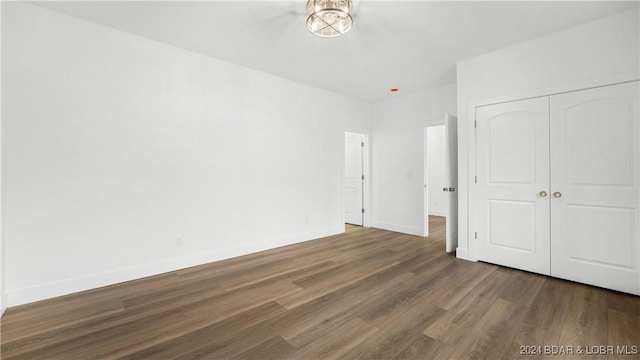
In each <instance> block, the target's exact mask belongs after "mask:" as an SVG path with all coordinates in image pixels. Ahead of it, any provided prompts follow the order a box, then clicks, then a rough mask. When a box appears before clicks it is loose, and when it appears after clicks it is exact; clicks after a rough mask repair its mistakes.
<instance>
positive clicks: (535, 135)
mask: <svg viewBox="0 0 640 360" xmlns="http://www.w3.org/2000/svg"><path fill="white" fill-rule="evenodd" d="M476 121H477V129H476V137H477V138H476V144H477V148H476V149H477V166H478V172H477V174H478V197H479V199H478V200H479V204H480V208H479V210H478V219H479V224H478V234H477V237H478V238H477V240H476V241H477V247H476V250H477V253H478V259H479V260H483V261H488V262H491V263H494V264H499V265H505V266H509V267H513V268H518V269H523V270H528V271H532V272H536V273H540V274H546V275H548V274H549V269H550V255H549V233H550V230H549V195H548V193H549V102H548V97H543V98H535V99H529V100H522V101H514V102H509V103H504V104H497V105H490V106H484V107H479V108H477V109H476Z"/></svg>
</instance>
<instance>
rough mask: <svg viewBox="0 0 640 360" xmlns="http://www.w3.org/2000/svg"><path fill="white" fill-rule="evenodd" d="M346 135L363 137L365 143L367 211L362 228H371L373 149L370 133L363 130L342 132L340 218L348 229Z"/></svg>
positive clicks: (363, 198) (364, 201)
mask: <svg viewBox="0 0 640 360" xmlns="http://www.w3.org/2000/svg"><path fill="white" fill-rule="evenodd" d="M346 133H351V134H357V135H362V139H363V140H362V141H363V142H364V146H363V148H362V151H363V154H362V155H363V161H362V172H363V173H364V181H363V182H362V206H363V208H364V209H365V211H364V216H363V218H362V227H371V218H372V216H371V215H372V214H371V212H372V211H371V171H370V169H371V156H370V155H371V149H370V141H369V133H368V132H366V131H362V130H348V129H347V130H345V131H344V132H342V162H341V164H342V168H341V169H340V184H341V186H340V191H341V192H342V196H341V197H340V205H341V206H340V209H341V213H340V218H341V219H342V226H344V228H345V229H346V223H345V216H344V210H345V201H344V167H345V157H344V155H345V152H346V147H345V140H344V136H345V134H346Z"/></svg>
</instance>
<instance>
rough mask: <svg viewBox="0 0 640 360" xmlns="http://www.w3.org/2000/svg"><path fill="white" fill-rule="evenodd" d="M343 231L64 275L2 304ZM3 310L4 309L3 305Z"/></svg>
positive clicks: (23, 290) (14, 292) (9, 295)
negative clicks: (119, 267)
mask: <svg viewBox="0 0 640 360" xmlns="http://www.w3.org/2000/svg"><path fill="white" fill-rule="evenodd" d="M343 232H344V227H342V226H337V227H333V228H328V229H322V230H317V231H312V232H308V233H301V234H294V235H290V236H284V237H280V238H275V239H270V240H266V241H260V242H253V243H250V244H244V245H241V246H235V247H230V248H225V249H220V250H215V251H209V252H204V253H197V254H191V255H187V256H183V257H178V258H171V259H166V260H161V261H157V262H153V263H147V264H142V265H136V266H131V267H127V268H121V269H116V270H112V271H108V272H103V273H97V274H90V275H86V276H82V277H77V278H72V279H65V280H61V281H57V282H51V283H46V284H41V285H37V286H32V287H25V288H21V289H10V290H8V291H7V296H6V298H5V299H6V301H3V302H2V306H5V307H6V306H17V305H22V304H27V303H30V302H34V301H39V300H44V299H50V298H53V297H57V296H62V295H68V294H72V293H75V292H80V291H85V290H90V289H95V288H99V287H102V286H108V285H113V284H117V283H121V282H125V281H131V280H136V279H140V278H144V277H147V276H153V275H158V274H162V273H166V272H169V271H175V270H180V269H184V268H188V267H192V266H197V265H202V264H207V263H210V262H214V261H219V260H224V259H229V258H232V257H237V256H242V255H247V254H251V253H255V252H259V251H264V250H269V249H273V248H277V247H281V246H286V245H291V244H295V243H299V242H303V241H308V240H313V239H318V238H322V237H326V236H331V235H336V234H340V233H343ZM2 310H4V309H2Z"/></svg>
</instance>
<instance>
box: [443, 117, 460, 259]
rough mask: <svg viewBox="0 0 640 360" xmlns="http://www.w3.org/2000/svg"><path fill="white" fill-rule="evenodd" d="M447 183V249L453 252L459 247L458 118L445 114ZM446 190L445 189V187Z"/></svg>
mask: <svg viewBox="0 0 640 360" xmlns="http://www.w3.org/2000/svg"><path fill="white" fill-rule="evenodd" d="M444 123H445V126H444V137H445V166H446V169H445V183H446V184H447V186H448V188H447V195H448V196H447V198H448V202H449V204H448V206H447V215H446V216H447V225H446V227H447V229H446V239H447V240H446V243H447V245H446V249H447V252H453V251H455V250H456V248H457V247H458V118H457V117H455V116H453V115H449V114H447V115H445V119H444ZM443 190H444V189H443Z"/></svg>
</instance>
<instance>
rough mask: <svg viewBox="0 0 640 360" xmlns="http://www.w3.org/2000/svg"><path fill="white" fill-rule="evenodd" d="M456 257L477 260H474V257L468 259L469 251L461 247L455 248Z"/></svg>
mask: <svg viewBox="0 0 640 360" xmlns="http://www.w3.org/2000/svg"><path fill="white" fill-rule="evenodd" d="M456 257H457V258H458V259H463V260H469V261H473V262H476V261H478V260H475V259H470V258H469V251H468V250H467V249H465V248H461V247H459V248H457V249H456Z"/></svg>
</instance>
